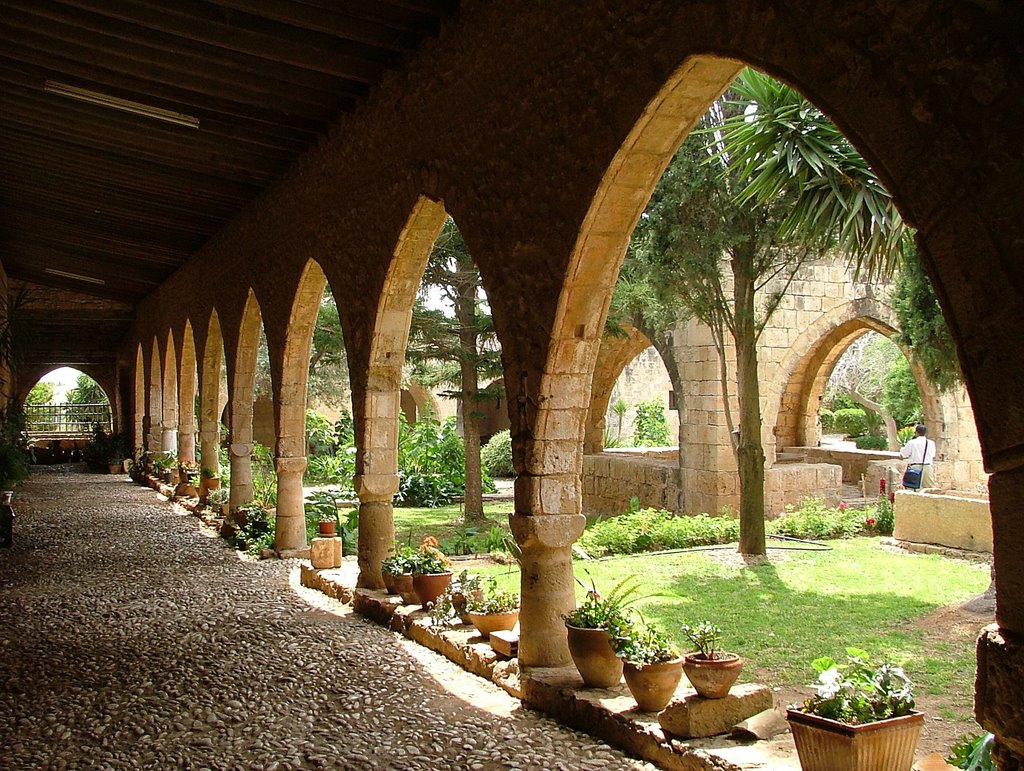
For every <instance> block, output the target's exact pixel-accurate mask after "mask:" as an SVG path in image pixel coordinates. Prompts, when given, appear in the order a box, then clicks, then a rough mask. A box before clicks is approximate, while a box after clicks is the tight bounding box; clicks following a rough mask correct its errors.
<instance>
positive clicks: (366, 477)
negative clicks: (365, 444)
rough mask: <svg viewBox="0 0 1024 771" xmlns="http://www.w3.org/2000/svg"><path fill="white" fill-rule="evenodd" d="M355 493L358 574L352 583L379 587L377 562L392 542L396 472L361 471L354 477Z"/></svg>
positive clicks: (382, 557)
mask: <svg viewBox="0 0 1024 771" xmlns="http://www.w3.org/2000/svg"><path fill="white" fill-rule="evenodd" d="M355 482H356V491H357V492H358V493H359V545H358V554H359V578H358V579H357V581H356V586H359V587H363V588H365V589H383V588H384V579H383V578H382V577H381V574H380V563H381V562H383V561H384V558H385V557H387V556H388V554H390V553H391V546H392V544H393V543H394V542H395V521H394V504H393V500H394V496H395V493H396V492H398V475H397V474H363V475H361V476H358V477H356V480H355Z"/></svg>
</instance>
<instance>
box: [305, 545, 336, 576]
mask: <svg viewBox="0 0 1024 771" xmlns="http://www.w3.org/2000/svg"><path fill="white" fill-rule="evenodd" d="M309 561H310V562H311V563H313V567H314V568H316V569H317V570H323V569H325V568H338V567H341V539H340V538H314V539H313V543H312V544H311V545H310V549H309Z"/></svg>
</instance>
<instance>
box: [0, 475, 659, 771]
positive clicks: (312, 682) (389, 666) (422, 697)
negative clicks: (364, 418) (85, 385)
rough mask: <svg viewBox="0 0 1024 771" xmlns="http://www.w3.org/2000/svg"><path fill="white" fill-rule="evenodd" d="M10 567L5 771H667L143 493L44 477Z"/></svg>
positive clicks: (7, 558)
mask: <svg viewBox="0 0 1024 771" xmlns="http://www.w3.org/2000/svg"><path fill="white" fill-rule="evenodd" d="M15 508H16V511H17V519H16V521H15V545H14V548H13V549H2V550H0V646H2V647H0V768H2V769H65V768H74V769H79V768H81V769H86V768H97V769H108V768H109V769H121V768H158V769H253V768H255V769H298V768H344V769H363V768H394V769H449V768H451V769H497V768H521V769H527V768H530V769H534V768H536V769H541V768H543V769H619V768H648V769H649V768H651V766H648V765H646V764H643V763H639V762H637V761H633V760H630V759H629V758H626V757H625V756H624V755H622V754H621V753H619V752H617V751H615V750H612V749H610V748H609V747H608V746H607V745H605V744H603V743H600V742H598V741H596V740H594V739H593V738H591V737H589V736H586V735H583V734H579V733H576V732H574V731H571V730H568V729H566V728H563V727H561V726H559V725H558V724H556V723H554V722H553V721H551V720H548V719H547V718H544V717H542V716H540V715H539V714H537V713H534V712H530V711H528V710H525V709H523V708H522V707H521V706H520V705H519V703H518V702H517V701H516V700H514V699H512V698H511V697H509V696H508V695H507V694H505V693H504V692H503V691H501V690H499V689H497V688H495V687H493V686H492V685H491V684H490V683H487V682H485V681H483V680H480V679H479V678H476V677H473V676H472V675H469V674H467V673H465V672H463V671H462V670H460V669H458V668H457V667H455V666H454V665H452V664H450V663H449V662H448V661H446V660H445V659H442V658H440V657H438V656H436V655H435V654H433V653H431V652H429V651H426V650H425V649H422V648H419V647H418V646H416V645H415V644H413V643H410V642H409V641H407V640H404V639H403V638H399V637H398V636H396V635H394V634H392V633H390V632H387V631H386V630H384V629H382V628H380V627H377V626H375V625H372V624H369V623H367V622H365V621H363V620H362V619H360V618H358V617H356V616H353V615H352V614H350V613H348V611H347V609H346V608H344V607H343V606H341V605H340V604H338V603H335V602H334V601H332V600H328V599H327V598H325V597H323V596H322V595H319V594H316V593H313V592H309V591H308V590H306V589H302V588H300V587H298V586H297V580H296V579H295V573H296V572H297V571H296V565H295V563H288V562H278V561H268V562H249V561H243V560H241V559H239V557H238V556H237V555H236V553H235V552H234V551H232V550H231V549H229V548H227V547H226V546H225V545H224V544H223V542H222V541H220V540H219V539H217V538H215V537H213V536H212V533H210V532H205V531H204V530H203V529H202V528H201V526H200V524H199V522H198V520H196V519H194V518H192V517H190V516H188V515H184V514H180V513H176V512H175V511H174V510H173V509H172V507H171V506H170V505H169V504H167V503H163V502H161V501H159V500H158V499H157V498H156V496H155V494H154V493H153V492H152V491H150V490H148V489H145V488H141V487H137V486H135V485H133V484H131V483H129V482H128V481H127V479H126V478H125V477H109V476H100V475H93V474H61V473H35V474H33V477H32V479H31V480H30V481H29V482H28V483H26V484H25V485H24V486H23V488H22V490H21V491H19V493H18V496H17V498H16V506H15Z"/></svg>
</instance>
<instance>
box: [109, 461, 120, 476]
mask: <svg viewBox="0 0 1024 771" xmlns="http://www.w3.org/2000/svg"><path fill="white" fill-rule="evenodd" d="M107 471H109V472H110V474H111V476H113V475H114V474H120V473H121V464H120V463H109V464H107Z"/></svg>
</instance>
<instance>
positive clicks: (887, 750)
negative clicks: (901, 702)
mask: <svg viewBox="0 0 1024 771" xmlns="http://www.w3.org/2000/svg"><path fill="white" fill-rule="evenodd" d="M786 719H787V720H788V721H789V727H790V729H791V730H792V731H793V741H794V743H795V744H796V752H797V755H799V757H800V768H802V769H803V771H832V769H841V770H842V771H910V767H911V765H912V764H913V762H914V751H915V750H916V748H917V740H918V737H919V736H920V735H921V726H922V724H923V723H924V713H922V712H911V713H910V714H909V715H903V716H902V717H893V718H889V719H888V720H879V721H878V722H875V723H866V724H865V725H848V724H846V723H840V722H839V721H837V720H829V719H828V718H824V717H818V716H817V715H808V714H807V713H806V712H802V711H800V710H796V709H789V710H786Z"/></svg>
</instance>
